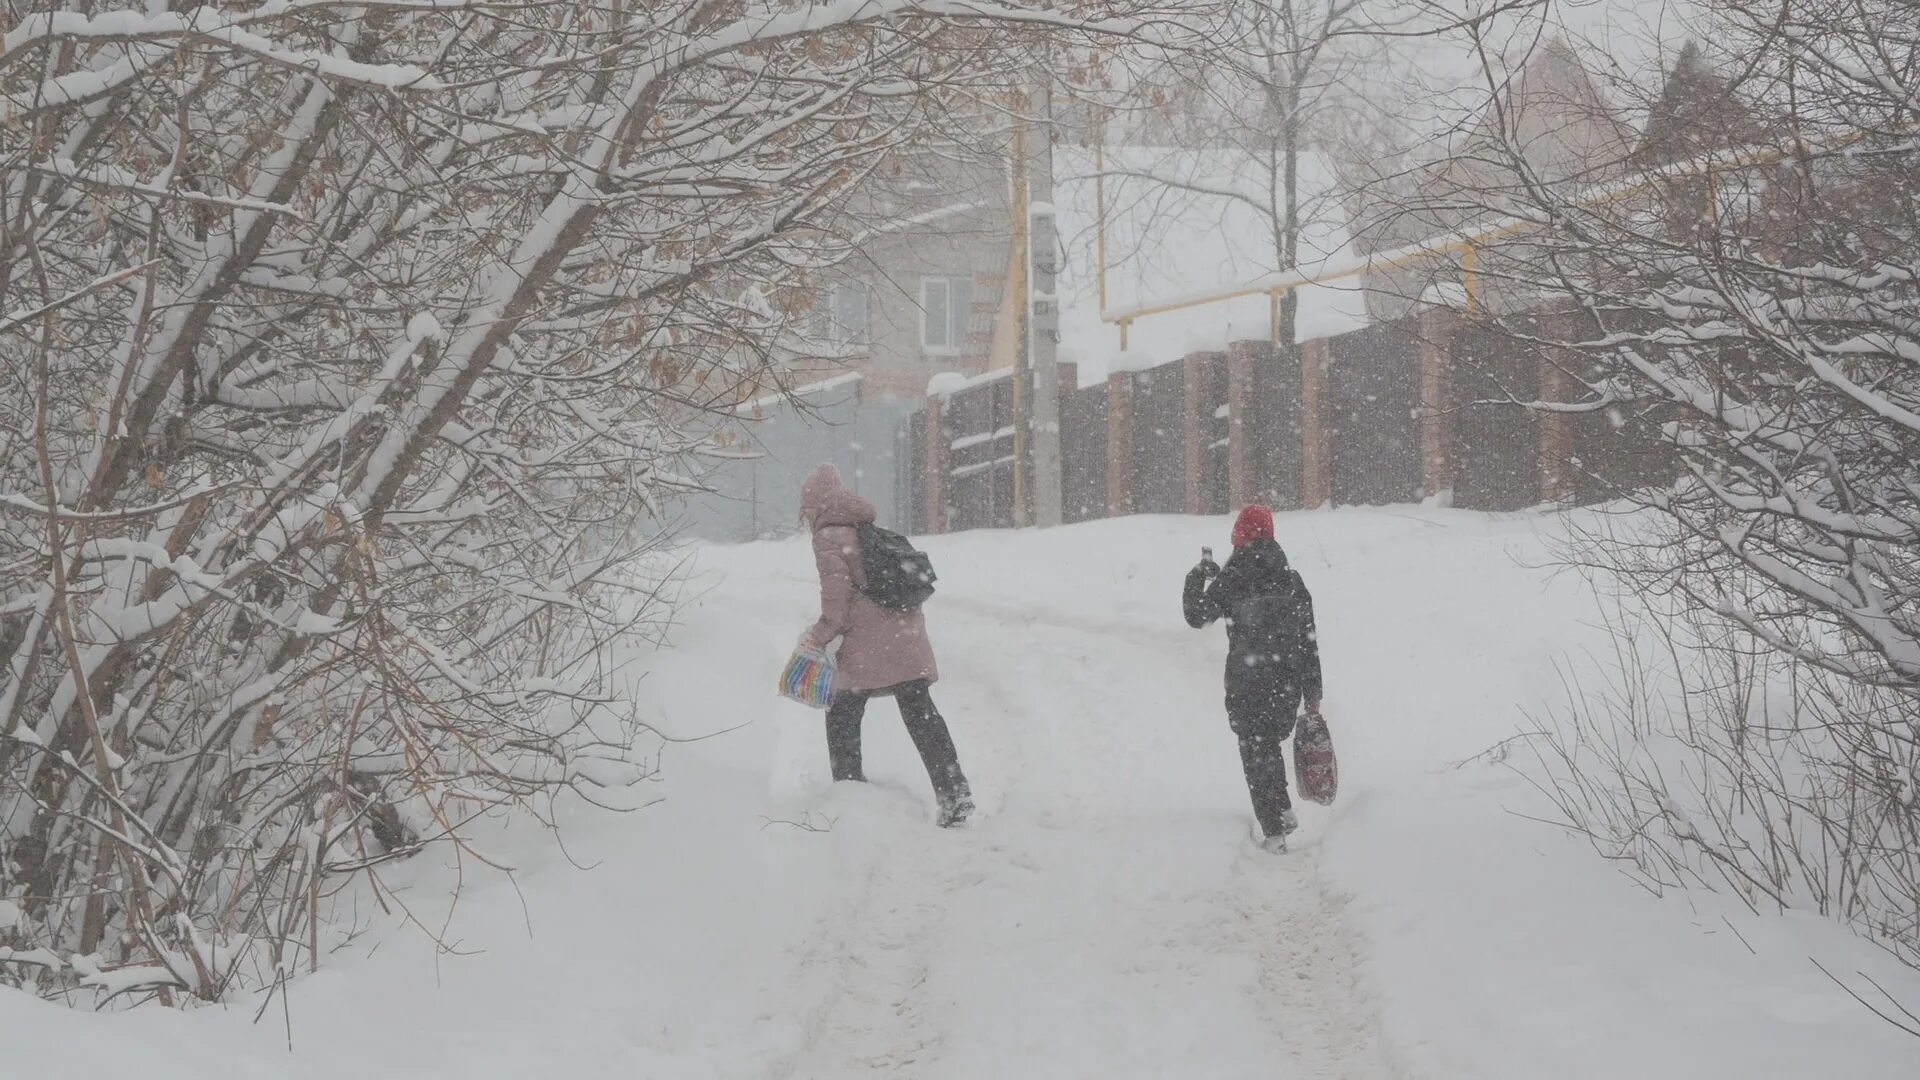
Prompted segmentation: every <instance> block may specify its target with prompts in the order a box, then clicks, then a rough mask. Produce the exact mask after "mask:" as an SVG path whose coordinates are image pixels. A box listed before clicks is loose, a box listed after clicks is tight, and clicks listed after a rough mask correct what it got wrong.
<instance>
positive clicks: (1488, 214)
mask: <svg viewBox="0 0 1920 1080" xmlns="http://www.w3.org/2000/svg"><path fill="white" fill-rule="evenodd" d="M1635 143H1636V135H1635V132H1634V131H1633V128H1632V127H1631V125H1629V124H1628V123H1627V122H1626V120H1624V119H1623V118H1622V117H1621V116H1620V115H1619V114H1618V112H1617V111H1616V109H1615V107H1614V106H1613V105H1612V104H1611V103H1610V102H1608V100H1607V99H1606V96H1605V95H1604V94H1602V93H1601V91H1600V88H1599V87H1598V86H1597V85H1596V83H1595V81H1594V79H1593V76H1592V75H1591V73H1590V72H1589V71H1588V70H1587V68H1586V66H1585V64H1583V63H1582V62H1581V60H1580V57H1579V54H1578V53H1577V52H1576V51H1575V50H1574V49H1573V47H1572V46H1570V45H1569V44H1567V42H1566V41H1565V40H1563V39H1559V38H1554V39H1551V40H1549V41H1548V42H1546V43H1545V44H1544V45H1543V46H1542V47H1541V48H1540V49H1538V50H1536V51H1535V52H1534V53H1533V55H1532V56H1531V57H1530V58H1529V59H1528V62H1527V64H1526V66H1525V67H1523V68H1522V69H1521V70H1520V71H1518V72H1517V73H1515V75H1514V77H1513V78H1512V80H1511V81H1510V82H1509V83H1508V84H1507V85H1506V86H1505V87H1504V88H1503V89H1502V90H1501V92H1500V93H1498V94H1496V95H1495V96H1494V98H1493V100H1492V101H1490V102H1489V103H1488V105H1487V106H1486V108H1484V109H1483V110H1482V111H1481V112H1480V113H1479V115H1478V116H1477V117H1476V118H1475V120H1474V122H1473V124H1472V125H1471V126H1469V127H1468V128H1466V129H1465V131H1464V132H1463V133H1462V134H1461V135H1460V136H1459V138H1458V139H1457V140H1456V141H1455V143H1454V144H1453V145H1452V146H1450V147H1449V148H1448V151H1447V153H1446V154H1445V156H1443V157H1440V158H1438V159H1436V160H1434V161H1432V162H1429V163H1427V164H1425V165H1423V166H1420V167H1417V168H1415V169H1412V170H1411V171H1410V173H1409V174H1408V175H1407V176H1405V177H1402V178H1396V179H1397V180H1398V182H1382V183H1378V184H1375V185H1370V186H1368V187H1367V188H1364V189H1361V190H1357V191H1355V192H1353V193H1352V194H1351V195H1350V198H1349V206H1350V207H1351V214H1352V218H1353V220H1354V222H1355V246H1356V248H1357V249H1358V250H1359V251H1361V252H1363V253H1369V254H1375V253H1380V252H1387V251H1393V250H1395V249H1398V248H1402V247H1405V246H1408V245H1411V244H1415V243H1419V242H1421V241H1425V240H1428V239H1430V238H1434V237H1446V236H1450V235H1454V234H1457V233H1459V232H1460V231H1461V230H1463V229H1466V228H1468V227H1470V226H1473V225H1477V224H1484V223H1486V222H1489V221H1493V220H1496V219H1498V218H1500V217H1503V216H1505V213H1504V211H1503V207H1505V206H1507V205H1519V204H1522V203H1523V202H1524V201H1526V200H1527V198H1528V194H1527V189H1528V187H1529V186H1531V185H1534V184H1539V185H1543V186H1545V187H1547V188H1548V189H1551V190H1557V191H1560V192H1563V193H1567V194H1571V193H1573V192H1574V191H1576V190H1578V189H1579V188H1581V187H1584V186H1586V185H1589V184H1593V183H1597V182H1600V181H1604V180H1608V179H1612V178H1615V177H1618V176H1620V175H1623V174H1624V173H1626V172H1627V171H1629V170H1630V168H1631V167H1632V159H1633V154H1634V151H1635ZM1463 262H1464V259H1463V258H1461V257H1456V258H1454V259H1451V260H1446V259H1423V260H1421V261H1419V262H1417V263H1415V264H1413V265H1409V266H1406V267H1402V268H1396V269H1392V270H1388V271H1384V272H1380V273H1375V274H1371V275H1369V276H1368V277H1367V278H1366V280H1365V284H1364V288H1365V292H1366V302H1367V312H1368V314H1369V316H1371V318H1372V319H1373V320H1374V321H1376V322H1386V321H1391V320H1394V319H1399V318H1402V317H1404V316H1406V315H1408V314H1410V313H1412V312H1413V311H1415V310H1417V309H1418V308H1419V307H1421V306H1422V305H1423V304H1424V303H1427V302H1430V301H1433V300H1435V299H1446V300H1447V301H1448V302H1452V303H1456V304H1457V303H1458V302H1459V298H1457V297H1436V296H1435V295H1434V289H1435V287H1436V284H1437V283H1445V285H1444V286H1443V287H1444V288H1446V289H1451V288H1455V287H1457V286H1456V285H1455V283H1457V282H1459V281H1460V280H1461V279H1462V274H1463V270H1464V269H1465V268H1464V265H1463ZM1479 269H1480V270H1481V271H1483V273H1482V274H1481V275H1480V277H1479V281H1480V285H1481V287H1482V290H1483V291H1482V292H1481V293H1480V295H1478V296H1476V298H1475V302H1476V303H1479V304H1482V305H1485V306H1486V307H1487V308H1488V309H1489V310H1517V309H1523V308H1526V307H1529V306H1532V305H1533V304H1534V303H1536V302H1537V299H1538V297H1537V295H1536V293H1535V292H1534V291H1533V290H1531V289H1530V288H1527V287H1525V286H1524V285H1523V284H1521V283H1519V282H1516V281H1513V280H1509V279H1508V278H1507V276H1506V275H1504V274H1503V273H1502V272H1501V271H1502V267H1500V266H1498V265H1488V266H1482V267H1480V268H1479Z"/></svg>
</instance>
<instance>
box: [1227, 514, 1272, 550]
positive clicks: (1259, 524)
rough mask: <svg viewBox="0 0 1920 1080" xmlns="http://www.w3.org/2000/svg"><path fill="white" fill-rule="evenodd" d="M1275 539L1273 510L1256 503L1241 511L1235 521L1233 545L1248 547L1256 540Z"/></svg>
mask: <svg viewBox="0 0 1920 1080" xmlns="http://www.w3.org/2000/svg"><path fill="white" fill-rule="evenodd" d="M1271 539H1273V511H1271V510H1269V509H1267V508H1266V507H1264V506H1261V505H1260V504H1259V503H1255V504H1254V505H1252V506H1249V507H1247V508H1246V509H1245V510H1242V511H1240V516H1239V517H1238V518H1235V519H1234V522H1233V546H1234V547H1237V548H1243V547H1246V546H1247V545H1248V544H1251V543H1253V542H1254V541H1255V540H1271Z"/></svg>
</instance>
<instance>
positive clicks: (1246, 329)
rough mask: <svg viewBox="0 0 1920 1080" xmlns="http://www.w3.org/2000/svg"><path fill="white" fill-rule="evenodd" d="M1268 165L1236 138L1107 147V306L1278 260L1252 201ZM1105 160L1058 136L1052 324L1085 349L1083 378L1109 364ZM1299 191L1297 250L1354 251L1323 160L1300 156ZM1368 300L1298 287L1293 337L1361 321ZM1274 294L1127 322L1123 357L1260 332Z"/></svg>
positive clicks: (1116, 344) (1323, 254)
mask: <svg viewBox="0 0 1920 1080" xmlns="http://www.w3.org/2000/svg"><path fill="white" fill-rule="evenodd" d="M1263 171H1264V165H1263V164H1262V162H1261V161H1260V160H1259V159H1258V158H1256V157H1255V156H1253V155H1251V154H1248V153H1246V152H1244V151H1238V150H1232V149H1206V150H1194V149H1186V148H1172V147H1154V146H1117V147H1107V148H1105V150H1104V175H1105V178H1106V184H1105V188H1106V191H1105V199H1106V212H1107V213H1106V217H1107V229H1106V233H1107V236H1106V239H1107V260H1106V261H1107V297H1106V307H1107V310H1109V311H1112V310H1116V309H1120V308H1125V307H1130V306H1134V305H1139V304H1143V303H1148V302H1151V301H1154V300H1157V299H1159V298H1162V297H1168V296H1182V295H1188V294H1193V293H1198V292H1210V291H1216V290H1220V291H1225V290H1231V289H1234V288H1238V287H1242V286H1245V285H1246V284H1248V283H1249V282H1252V281H1256V280H1258V279H1260V278H1261V277H1263V276H1265V275H1268V274H1271V273H1274V272H1275V271H1277V270H1281V269H1284V267H1282V266H1280V265H1279V264H1280V262H1281V259H1280V256H1279V253H1278V251H1277V249H1276V245H1275V243H1274V241H1273V230H1272V228H1271V227H1270V226H1269V225H1268V219H1267V218H1266V216H1265V215H1263V214H1261V213H1260V212H1258V211H1256V210H1255V209H1254V208H1253V206H1250V205H1248V203H1249V202H1254V203H1263V202H1266V201H1268V195H1267V191H1268V184H1267V183H1266V179H1265V177H1264V175H1263ZM1101 173H1102V168H1101V163H1099V162H1097V161H1096V156H1095V153H1094V151H1093V150H1092V149H1091V148H1089V147H1077V146H1069V147H1060V148H1059V149H1058V150H1057V151H1056V153H1055V159H1054V174H1055V179H1054V189H1055V190H1054V201H1055V204H1056V210H1057V220H1058V223H1059V229H1060V238H1061V243H1062V246H1063V247H1064V248H1065V254H1066V257H1065V260H1064V262H1063V264H1062V267H1061V272H1060V278H1059V285H1058V291H1059V295H1060V334H1061V341H1062V343H1063V345H1065V346H1070V347H1071V348H1072V349H1074V351H1075V352H1076V353H1077V354H1078V355H1079V356H1080V357H1081V371H1080V382H1081V385H1083V386H1084V385H1090V384H1092V383H1095V382H1098V381H1100V380H1101V379H1103V378H1105V377H1106V373H1107V371H1108V370H1112V369H1113V363H1112V361H1113V358H1114V355H1115V354H1116V353H1118V352H1119V349H1120V330H1119V327H1117V326H1115V325H1113V324H1111V323H1107V322H1104V321H1102V319H1101V317H1100V316H1101V309H1100V295H1099V271H1098V267H1099V257H1098V252H1099V229H1098V222H1099V214H1098V197H1097V188H1098V185H1097V184H1096V182H1095V180H1096V177H1097V176H1099V175H1101ZM1300 176H1301V191H1302V200H1303V203H1305V204H1310V205H1311V212H1312V214H1313V216H1314V220H1312V221H1310V222H1309V225H1308V227H1307V228H1306V229H1305V230H1304V232H1303V235H1302V237H1301V259H1302V261H1314V260H1320V259H1325V258H1331V257H1337V256H1341V255H1346V254H1351V250H1350V245H1349V244H1348V242H1347V233H1346V229H1345V226H1344V222H1343V221H1342V220H1341V217H1340V208H1339V206H1338V204H1337V201H1336V200H1333V199H1331V198H1329V197H1328V196H1329V194H1330V193H1331V192H1332V190H1333V179H1332V175H1331V171H1330V170H1329V169H1328V167H1327V166H1326V164H1325V163H1324V161H1322V159H1320V158H1319V157H1317V156H1314V155H1309V156H1307V157H1305V158H1303V159H1302V161H1301V168H1300ZM1364 312H1365V305H1364V304H1363V302H1362V298H1361V295H1360V293H1359V291H1358V290H1357V289H1355V288H1352V287H1351V286H1308V287H1307V288H1304V289H1302V290H1300V315H1299V322H1298V334H1297V335H1296V336H1297V337H1298V339H1299V340H1303V341H1305V340H1310V339H1313V338H1317V337H1326V336H1330V335H1333V334H1340V333H1345V332H1347V331H1349V330H1353V329H1357V328H1359V327H1360V326H1363V325H1365V314H1364ZM1271 333H1272V310H1271V305H1270V303H1269V301H1268V299H1267V297H1266V296H1264V295H1257V296H1248V297H1240V298H1238V299H1234V300H1228V301H1223V302H1217V303H1211V304H1205V305H1201V306H1197V307H1192V308H1187V309H1185V310H1181V311H1176V312H1170V313H1167V314H1162V315H1154V316H1150V317H1146V318H1142V319H1139V320H1137V321H1135V322H1134V323H1133V325H1132V327H1131V329H1130V331H1129V333H1128V356H1127V360H1126V365H1127V367H1129V368H1135V369H1137V368H1138V367H1139V366H1141V365H1143V364H1144V365H1146V366H1152V365H1154V364H1164V363H1170V362H1172V361H1175V360H1178V359H1180V358H1181V357H1183V356H1185V355H1187V354H1188V353H1190V352H1199V351H1217V350H1222V349H1225V348H1226V346H1227V343H1228V342H1229V341H1235V340H1245V339H1261V340H1264V339H1266V338H1267V337H1268V336H1269V335H1270V334H1271Z"/></svg>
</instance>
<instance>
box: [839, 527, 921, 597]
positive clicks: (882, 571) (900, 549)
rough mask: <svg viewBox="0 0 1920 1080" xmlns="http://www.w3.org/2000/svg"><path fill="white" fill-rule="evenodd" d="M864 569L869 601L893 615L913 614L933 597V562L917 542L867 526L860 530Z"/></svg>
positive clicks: (888, 531) (864, 591)
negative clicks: (906, 612) (903, 612)
mask: <svg viewBox="0 0 1920 1080" xmlns="http://www.w3.org/2000/svg"><path fill="white" fill-rule="evenodd" d="M858 531H859V533H860V568H861V569H862V570H864V571H866V579H867V584H866V586H865V587H864V588H862V589H861V590H860V591H861V593H863V594H864V595H865V596H866V598H867V599H869V600H871V601H873V602H874V603H876V604H878V605H880V606H881V607H883V608H888V609H890V610H893V611H912V610H913V609H914V608H917V607H919V606H920V605H921V604H924V603H926V602H927V597H929V596H932V595H933V582H934V578H935V577H937V576H938V575H936V574H935V573H934V572H933V560H931V559H929V558H927V553H926V552H924V551H921V550H919V549H917V548H915V547H914V546H913V542H912V541H911V540H908V539H907V538H906V537H904V536H901V535H900V534H899V533H897V532H894V531H893V530H892V529H883V528H881V527H880V526H878V525H873V524H866V525H861V526H860V527H859V530H858Z"/></svg>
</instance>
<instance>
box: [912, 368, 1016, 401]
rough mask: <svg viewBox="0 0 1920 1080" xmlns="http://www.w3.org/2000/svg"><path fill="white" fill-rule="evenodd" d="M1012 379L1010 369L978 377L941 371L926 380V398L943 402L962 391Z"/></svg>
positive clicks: (986, 373)
mask: <svg viewBox="0 0 1920 1080" xmlns="http://www.w3.org/2000/svg"><path fill="white" fill-rule="evenodd" d="M1012 377H1013V369H1012V368H999V369H997V370H994V371H986V372H982V373H980V374H978V375H962V374H960V373H959V372H957V371H942V372H940V373H939V374H937V375H935V376H934V377H933V378H931V379H928V380H927V396H928V397H930V398H932V397H937V398H941V399H943V400H944V399H946V398H950V397H952V396H953V395H955V394H958V393H960V392H961V391H963V390H971V389H973V388H974V387H976V386H985V385H987V384H988V383H992V382H999V381H1000V380H1001V379H1007V378H1012Z"/></svg>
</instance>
